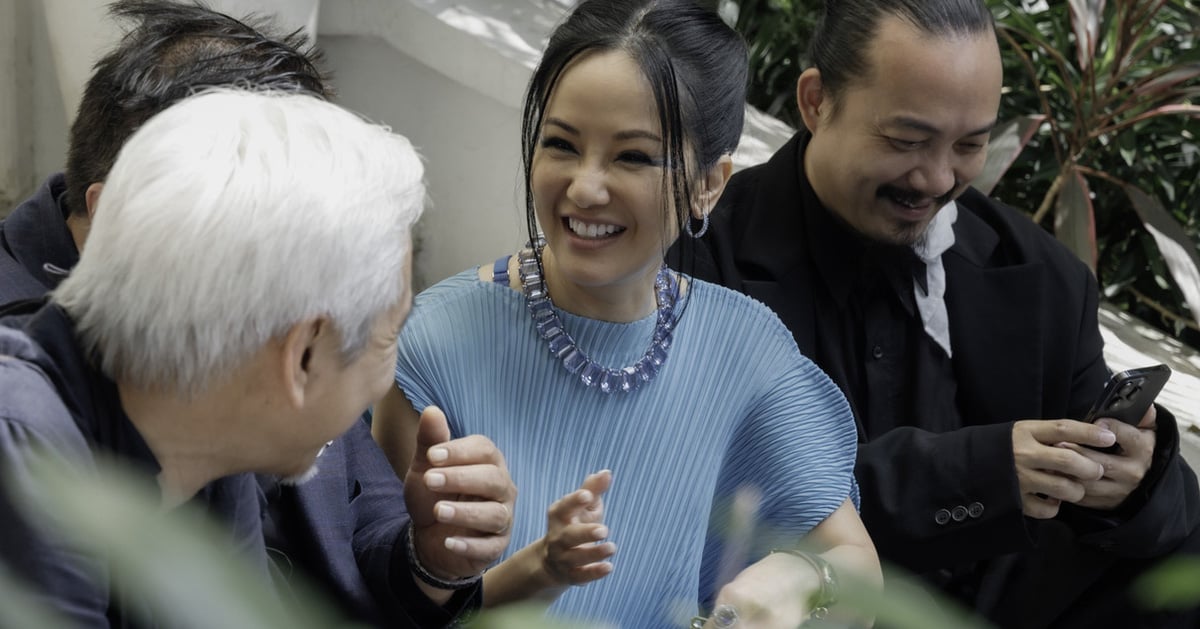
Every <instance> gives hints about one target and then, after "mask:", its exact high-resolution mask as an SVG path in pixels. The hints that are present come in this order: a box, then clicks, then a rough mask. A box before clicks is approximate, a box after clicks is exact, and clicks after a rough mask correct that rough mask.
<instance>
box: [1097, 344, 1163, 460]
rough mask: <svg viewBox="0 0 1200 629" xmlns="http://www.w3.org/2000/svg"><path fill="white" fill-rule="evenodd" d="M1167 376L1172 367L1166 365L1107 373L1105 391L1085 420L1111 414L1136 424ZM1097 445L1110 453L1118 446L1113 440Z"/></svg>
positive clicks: (1118, 447) (1160, 389)
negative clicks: (1111, 443) (1108, 444)
mask: <svg viewBox="0 0 1200 629" xmlns="http://www.w3.org/2000/svg"><path fill="white" fill-rule="evenodd" d="M1170 377H1171V368H1170V367H1168V366H1166V365H1154V366H1152V367H1139V368H1137V369H1129V370H1127V371H1122V372H1119V373H1114V374H1113V375H1111V376H1109V378H1108V383H1107V384H1105V385H1104V391H1102V392H1101V393H1100V397H1099V398H1096V403H1095V404H1093V405H1092V410H1090V411H1088V414H1087V416H1086V417H1085V418H1084V421H1086V422H1094V421H1096V420H1097V419H1101V418H1104V417H1111V418H1113V419H1116V420H1119V421H1123V422H1125V423H1126V424H1129V425H1130V426H1136V425H1138V422H1140V421H1142V417H1144V416H1145V415H1146V411H1148V410H1150V405H1151V404H1154V399H1155V398H1157V397H1158V394H1159V392H1161V391H1162V388H1163V386H1165V385H1166V384H1167V379H1168V378H1170ZM1096 449H1097V450H1100V451H1101V452H1109V453H1112V452H1117V451H1119V450H1120V446H1118V445H1117V444H1113V445H1111V446H1109V447H1107V448H1096Z"/></svg>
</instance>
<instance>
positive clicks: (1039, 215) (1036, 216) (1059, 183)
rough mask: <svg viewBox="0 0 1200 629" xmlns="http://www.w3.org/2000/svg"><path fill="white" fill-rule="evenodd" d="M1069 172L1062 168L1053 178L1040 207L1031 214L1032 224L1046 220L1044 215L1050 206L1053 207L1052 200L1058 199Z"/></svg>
mask: <svg viewBox="0 0 1200 629" xmlns="http://www.w3.org/2000/svg"><path fill="white" fill-rule="evenodd" d="M1069 171H1070V169H1069V168H1064V169H1062V170H1061V171H1059V173H1058V176H1057V177H1055V178H1054V181H1053V182H1052V183H1051V184H1050V189H1049V190H1047V191H1046V196H1044V197H1042V204H1041V206H1039V207H1038V209H1037V211H1036V212H1034V213H1033V222H1035V223H1038V224H1041V222H1042V219H1044V218H1046V214H1047V213H1048V212H1049V211H1050V208H1051V206H1053V205H1054V200H1055V199H1057V198H1058V191H1059V189H1061V188H1062V187H1063V183H1064V182H1065V181H1066V180H1067V173H1068V172H1069Z"/></svg>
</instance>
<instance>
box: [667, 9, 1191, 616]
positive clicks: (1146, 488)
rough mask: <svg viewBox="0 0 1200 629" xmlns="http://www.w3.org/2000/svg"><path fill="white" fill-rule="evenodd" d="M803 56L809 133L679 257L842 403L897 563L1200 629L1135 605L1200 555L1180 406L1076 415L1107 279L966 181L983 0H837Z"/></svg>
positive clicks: (989, 41)
mask: <svg viewBox="0 0 1200 629" xmlns="http://www.w3.org/2000/svg"><path fill="white" fill-rule="evenodd" d="M810 58H811V59H812V61H813V65H814V67H811V68H808V69H807V70H805V71H804V73H803V74H802V75H801V77H800V79H799V81H798V84H797V90H796V98H797V104H798V105H799V108H800V113H801V115H802V118H803V120H804V126H805V127H806V128H805V129H803V130H801V131H800V132H799V133H797V134H796V135H795V137H793V138H792V140H791V141H790V142H788V143H787V144H786V145H785V146H784V147H783V148H782V149H780V150H779V151H778V152H777V153H776V154H775V155H774V156H773V157H772V158H771V160H770V161H768V162H767V163H765V164H762V165H759V166H756V167H754V168H750V169H748V170H746V171H744V172H741V173H738V174H737V175H734V177H733V178H732V180H731V181H730V183H729V185H728V187H727V188H726V192H725V194H724V196H723V197H722V199H721V201H720V204H719V206H718V208H717V210H716V211H714V212H713V213H712V215H711V222H710V225H708V226H701V228H699V229H698V228H696V226H693V231H702V229H703V227H707V233H706V234H704V236H703V237H701V238H698V239H696V240H689V239H686V238H684V239H680V241H679V242H680V245H679V246H680V249H679V250H677V251H675V252H674V253H675V255H676V258H675V259H676V262H677V263H678V264H680V265H681V266H682V268H684V269H687V268H689V266H693V265H694V267H695V269H696V274H697V276H698V277H701V278H703V279H707V280H711V281H715V282H719V283H722V284H725V285H726V286H729V287H732V288H735V289H737V290H740V291H743V292H745V293H748V294H749V295H751V296H753V297H756V298H757V299H759V300H761V301H763V302H765V303H766V304H767V305H769V306H771V307H772V308H773V309H774V310H775V312H776V313H777V314H778V315H779V316H780V318H781V319H783V321H784V323H785V324H787V325H788V327H789V328H790V329H791V331H792V333H793V335H794V337H795V339H796V342H797V344H798V345H799V346H800V349H801V351H803V352H804V353H805V354H806V355H808V356H809V357H810V358H812V359H813V360H814V361H815V362H816V363H817V364H818V365H820V366H821V367H822V368H823V369H824V370H825V371H826V372H827V373H828V374H829V375H830V376H831V377H832V378H833V380H834V381H835V382H837V383H838V384H839V386H840V387H841V388H842V390H843V391H844V392H845V393H846V396H847V398H848V399H849V400H850V404H851V406H852V408H853V410H854V414H855V417H856V420H857V422H858V427H859V438H860V449H859V455H858V462H857V465H856V475H857V478H858V481H859V483H860V485H861V490H862V517H863V520H864V521H865V523H866V524H867V528H868V530H869V531H870V533H871V535H872V537H873V539H874V541H875V543H876V545H877V547H878V549H879V552H880V556H881V557H882V558H884V559H885V560H887V561H890V562H891V563H893V564H898V565H900V566H902V567H904V568H907V569H909V570H911V571H913V572H917V573H919V574H921V575H922V576H923V577H924V578H925V579H926V580H927V581H928V582H930V583H932V584H933V585H934V586H936V587H938V588H940V589H942V590H943V591H945V592H946V593H948V594H950V595H952V596H954V597H956V598H958V599H960V600H961V601H963V602H964V603H965V604H967V605H969V606H971V607H973V608H975V609H976V610H978V611H979V612H980V613H981V614H983V615H985V616H987V617H988V618H990V619H991V620H992V621H994V622H996V623H998V624H999V625H1001V626H1005V627H1022V628H1032V627H1049V626H1053V627H1101V626H1103V627H1109V626H1189V627H1190V626H1196V625H1195V624H1193V623H1195V622H1196V621H1195V620H1194V619H1190V620H1189V619H1184V618H1180V617H1173V618H1168V617H1167V616H1165V615H1163V616H1158V615H1154V614H1146V613H1143V612H1141V611H1140V610H1138V609H1136V607H1135V605H1134V604H1133V603H1132V601H1131V598H1130V595H1129V586H1130V583H1131V581H1132V579H1133V578H1134V577H1135V576H1136V575H1138V574H1139V573H1141V572H1143V571H1144V570H1145V569H1146V568H1147V567H1149V566H1151V565H1153V563H1154V562H1155V560H1156V559H1157V558H1161V557H1162V556H1164V555H1166V554H1168V553H1171V552H1175V551H1177V550H1180V549H1195V548H1196V547H1197V540H1196V538H1197V532H1196V531H1197V523H1198V522H1200V498H1198V497H1197V485H1196V478H1195V475H1194V474H1193V472H1192V470H1190V469H1189V468H1188V466H1187V464H1186V463H1185V462H1184V461H1183V460H1182V459H1181V458H1180V455H1179V433H1178V428H1177V427H1176V424H1175V420H1174V418H1173V417H1172V416H1171V414H1170V413H1169V412H1167V411H1165V410H1164V409H1162V408H1158V409H1157V413H1156V411H1155V410H1153V409H1152V410H1151V411H1150V412H1149V413H1147V415H1146V416H1145V417H1144V418H1143V419H1142V421H1141V423H1140V424H1139V425H1138V426H1130V425H1127V424H1123V423H1120V422H1117V421H1114V420H1104V419H1102V420H1100V421H1098V422H1097V423H1095V424H1090V423H1084V422H1081V421H1077V420H1079V419H1080V418H1082V417H1083V416H1084V415H1085V414H1086V412H1087V411H1088V410H1089V407H1090V406H1091V404H1092V402H1093V401H1094V399H1095V398H1096V396H1097V395H1098V394H1099V393H1100V391H1101V389H1102V388H1103V386H1104V382H1105V379H1106V378H1107V376H1108V368H1107V366H1106V365H1105V363H1104V358H1103V355H1102V353H1101V347H1102V340H1101V337H1100V333H1099V328H1098V323H1097V314H1096V313H1097V300H1098V290H1097V283H1096V279H1095V277H1093V275H1092V273H1091V272H1090V271H1089V270H1088V268H1087V267H1086V266H1085V265H1084V264H1083V263H1082V262H1080V261H1079V260H1078V259H1077V258H1076V257H1075V256H1074V255H1072V254H1071V253H1070V252H1069V251H1068V250H1067V249H1066V248H1064V247H1063V246H1061V245H1060V244H1059V243H1057V242H1056V241H1055V240H1054V239H1053V238H1052V237H1051V236H1050V235H1048V234H1046V233H1045V232H1044V231H1043V230H1041V229H1040V228H1039V227H1038V226H1037V225H1035V224H1034V223H1032V222H1031V221H1030V220H1029V219H1028V218H1027V217H1025V216H1024V215H1022V214H1020V213H1019V212H1016V211H1014V210H1012V209H1011V208H1008V207H1006V206H1003V205H1002V204H1000V203H998V202H996V201H994V200H992V199H989V198H987V197H986V196H985V195H983V194H981V193H980V192H978V191H977V190H974V189H972V188H970V187H969V182H970V181H971V180H972V179H973V178H974V177H975V176H976V175H977V174H978V173H979V172H980V171H981V169H982V168H983V165H984V161H985V158H986V147H987V143H988V139H989V134H990V132H991V130H992V129H993V127H994V126H995V124H996V116H997V110H998V108H999V103H1000V89H1001V85H1002V76H1001V74H1002V69H1001V60H1000V53H999V47H998V43H997V38H996V34H995V26H994V24H993V20H992V16H991V14H990V12H989V11H988V9H987V6H986V5H985V3H984V2H982V1H981V0H933V1H931V0H919V1H918V0H843V1H840V2H833V1H829V2H826V9H825V17H824V20H823V22H822V23H821V24H820V26H818V28H817V31H816V32H815V33H814V36H813V40H812V42H811V54H810ZM1114 443H1116V444H1119V445H1120V448H1121V449H1120V451H1119V452H1117V453H1113V454H1106V453H1103V452H1099V451H1097V450H1095V449H1092V448H1099V447H1106V446H1110V445H1112V444H1114ZM1146 623H1149V624H1146ZM1172 623H1179V624H1172Z"/></svg>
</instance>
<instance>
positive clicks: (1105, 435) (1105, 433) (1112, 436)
mask: <svg viewBox="0 0 1200 629" xmlns="http://www.w3.org/2000/svg"><path fill="white" fill-rule="evenodd" d="M1105 428H1107V426H1105ZM1100 440H1101V441H1104V442H1105V443H1104V445H1107V446H1111V445H1112V444H1114V443H1116V442H1117V435H1116V433H1114V432H1112V431H1109V430H1102V431H1100Z"/></svg>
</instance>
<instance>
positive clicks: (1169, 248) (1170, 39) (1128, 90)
mask: <svg viewBox="0 0 1200 629" xmlns="http://www.w3.org/2000/svg"><path fill="white" fill-rule="evenodd" d="M990 4H991V5H992V7H993V10H994V11H995V13H996V17H997V22H998V25H999V34H1000V37H1001V41H1002V45H1003V46H1004V55H1005V71H1006V77H1007V78H1008V83H1009V88H1008V89H1007V90H1006V92H1007V93H1006V95H1005V98H1004V102H1003V105H1002V107H1001V119H1005V120H1007V119H1011V118H1015V117H1017V116H1019V115H1023V114H1028V113H1030V112H1037V116H1038V123H1039V124H1038V126H1037V127H1036V133H1034V134H1032V137H1029V138H1028V146H1025V147H1024V149H1023V150H1022V149H1021V147H1022V146H1024V142H1019V143H1018V144H1017V146H1016V147H1015V150H1016V151H1017V152H1019V155H1016V156H1015V162H1013V164H1012V166H1011V167H1010V168H1006V169H1003V170H1004V171H1007V172H1005V173H1004V177H1003V178H1002V179H1000V181H999V182H998V184H997V185H996V190H995V192H994V194H995V195H996V196H997V197H999V198H1001V199H1003V200H1005V201H1006V202H1008V203H1010V204H1011V205H1014V206H1015V207H1021V208H1026V209H1029V210H1031V211H1033V219H1034V220H1035V221H1038V222H1046V221H1048V222H1050V223H1051V224H1052V226H1053V230H1054V233H1055V234H1056V235H1057V236H1058V238H1059V239H1060V240H1062V241H1063V242H1064V243H1065V244H1066V245H1067V246H1068V247H1070V248H1071V249H1072V250H1073V251H1074V252H1075V253H1076V254H1077V255H1078V256H1079V257H1080V258H1082V259H1083V260H1084V261H1086V262H1087V263H1088V264H1089V265H1090V266H1092V268H1093V269H1095V270H1096V272H1097V275H1098V277H1099V279H1100V282H1101V285H1102V286H1104V290H1105V295H1106V297H1107V298H1108V299H1109V300H1111V301H1114V302H1115V303H1117V304H1118V306H1121V307H1123V308H1124V309H1126V310H1128V311H1130V312H1131V313H1132V314H1135V315H1137V316H1139V317H1140V318H1143V319H1145V320H1147V321H1150V322H1152V323H1156V324H1157V325H1159V326H1160V327H1163V328H1165V329H1166V330H1168V331H1170V332H1173V333H1175V334H1176V335H1181V336H1183V337H1184V338H1185V340H1187V341H1188V342H1190V344H1192V345H1193V346H1196V347H1200V249H1198V247H1197V236H1196V234H1197V229H1198V228H1200V225H1198V219H1200V187H1198V186H1197V178H1198V176H1200V144H1198V143H1197V141H1196V138H1195V133H1196V132H1198V131H1200V122H1197V121H1198V120H1200V106H1197V105H1196V104H1195V101H1196V100H1197V97H1200V47H1197V43H1200V42H1197V39H1196V32H1197V28H1198V27H1200V11H1198V10H1197V5H1196V3H1195V2H1194V1H1193V0H1123V1H1121V2H1105V1H1104V0H1070V1H1069V2H1049V3H1047V2H1045V1H1043V0H1019V1H1017V0H998V1H993V2H991V3H990ZM1018 77H1022V78H1018ZM1028 130H1029V129H1028V128H1026V129H1025V131H1028ZM1006 131H1007V133H1009V134H1011V133H1013V132H1012V131H1011V130H1006ZM1003 137H1005V134H1004V133H997V134H996V139H998V140H999V139H1000V138H1003ZM1022 139H1025V138H1022ZM994 148H997V149H999V150H1000V151H1001V152H1005V151H1008V150H1010V149H1011V148H1012V147H1009V148H1002V147H994ZM993 153H995V151H993ZM1012 159H1013V155H1011V154H1008V155H1004V156H1003V158H1002V161H1012ZM1168 208H1169V209H1168Z"/></svg>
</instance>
